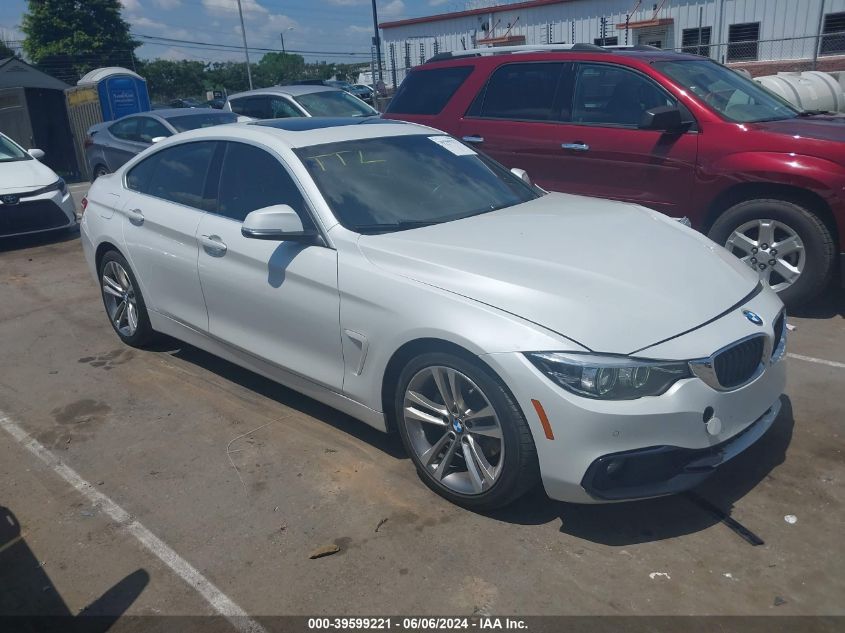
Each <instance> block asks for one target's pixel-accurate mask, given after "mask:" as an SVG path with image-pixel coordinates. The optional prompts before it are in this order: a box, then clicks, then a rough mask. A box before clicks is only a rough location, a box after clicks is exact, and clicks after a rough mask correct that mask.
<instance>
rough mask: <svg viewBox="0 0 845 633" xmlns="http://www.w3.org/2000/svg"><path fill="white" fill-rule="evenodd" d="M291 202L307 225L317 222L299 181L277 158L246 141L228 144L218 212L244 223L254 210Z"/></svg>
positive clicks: (309, 226) (308, 226)
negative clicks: (297, 183)
mask: <svg viewBox="0 0 845 633" xmlns="http://www.w3.org/2000/svg"><path fill="white" fill-rule="evenodd" d="M274 204H288V205H290V206H291V207H293V208H294V210H295V211H296V212H297V213H298V214H299V217H300V218H302V224H303V225H304V226H305V227H306V228H311V227H313V223H312V222H311V219H310V217H309V215H308V213H307V211H306V210H305V201H304V200H303V197H302V194H301V193H300V191H299V188H298V187H297V186H296V183H295V182H294V181H293V179H292V178H291V177H290V175H289V174H288V172H287V171H286V170H285V168H284V167H283V166H282V164H281V163H280V162H279V161H278V159H277V158H276V157H274V156H273V155H271V154H269V153H268V152H266V151H264V150H263V149H259V148H258V147H254V146H252V145H246V144H245V143H227V144H226V154H225V156H224V158H223V169H222V172H221V175H220V191H219V194H218V204H217V213H219V214H220V215H222V216H225V217H227V218H231V219H233V220H237V221H238V222H243V219H244V218H245V217H246V216H247V214H249V213H250V212H251V211H255V210H256V209H263V208H264V207H269V206H272V205H274Z"/></svg>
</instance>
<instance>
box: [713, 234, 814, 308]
mask: <svg viewBox="0 0 845 633" xmlns="http://www.w3.org/2000/svg"><path fill="white" fill-rule="evenodd" d="M725 248H726V249H728V250H729V251H730V252H731V253H733V254H734V255H736V256H737V257H739V258H740V259H741V260H742V261H744V262H745V263H746V264H748V265H749V266H750V267H751V268H753V269H754V270H755V271H756V272H757V274H758V275H759V276H760V279H761V280H763V281H764V282H766V283H767V284H769V286H771V288H772V290H774V291H775V292H780V291H781V290H785V289H786V288H788V287H789V286H791V285H792V284H794V283H795V282H796V281H797V280H798V278H799V277H800V276H801V273H802V272H804V266H805V264H806V259H807V256H806V252H805V250H804V242H803V241H802V240H801V238H800V237H799V236H798V233H797V232H795V230H794V229H792V227H790V226H789V225H787V224H784V223H783V222H779V221H778V220H770V219H759V220H751V221H750V222H746V223H744V224H741V225H740V226H738V227H737V228H736V229H735V230H734V231H733V233H731V235H730V237H728V239H727V241H726V242H725Z"/></svg>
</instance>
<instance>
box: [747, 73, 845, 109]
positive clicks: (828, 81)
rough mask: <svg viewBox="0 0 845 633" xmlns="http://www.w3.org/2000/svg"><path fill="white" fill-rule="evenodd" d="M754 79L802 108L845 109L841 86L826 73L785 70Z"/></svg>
mask: <svg viewBox="0 0 845 633" xmlns="http://www.w3.org/2000/svg"><path fill="white" fill-rule="evenodd" d="M754 81H756V82H758V83H760V84H762V85H763V86H765V87H766V88H768V89H769V90H771V91H772V92H774V93H775V94H777V95H778V96H780V97H783V98H784V99H786V100H787V101H789V102H790V103H791V104H793V105H795V106H798V107H799V108H801V109H802V110H823V111H829V112H842V111H845V95H843V93H842V86H841V85H840V84H839V82H838V81H836V79H834V78H833V77H831V76H830V75H829V74H827V73H823V72H820V71H817V70H809V71H806V72H803V73H799V72H787V73H778V74H777V75H766V76H765V77H757V78H756V79H755V80H754Z"/></svg>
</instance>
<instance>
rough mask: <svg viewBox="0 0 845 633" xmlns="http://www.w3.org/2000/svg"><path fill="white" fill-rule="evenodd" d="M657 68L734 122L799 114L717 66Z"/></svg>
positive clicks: (680, 64) (659, 64)
mask: <svg viewBox="0 0 845 633" xmlns="http://www.w3.org/2000/svg"><path fill="white" fill-rule="evenodd" d="M654 67H655V68H656V69H657V70H659V71H661V72H662V73H665V74H666V75H667V76H668V77H669V78H671V79H673V80H674V81H675V83H677V84H680V85H681V86H683V87H684V88H686V89H687V90H689V91H690V92H691V93H692V94H693V95H695V96H696V97H698V98H699V99H701V100H702V101H704V102H705V103H706V104H707V105H709V106H710V107H711V108H713V109H714V110H716V112H718V113H719V114H721V115H722V116H723V117H725V118H726V119H730V120H731V121H737V122H739V123H755V122H761V121H778V120H781V119H792V118H795V117H796V116H798V113H799V110H798V109H796V108H795V106H793V105H792V104H790V103H789V102H788V101H785V100H784V99H781V98H780V97H779V96H777V95H776V94H774V93H772V92H770V91H768V90H766V89H765V88H764V87H763V86H761V85H760V84H758V83H756V82H754V81H751V80H750V79H747V78H746V77H743V76H742V75H740V74H739V73H736V72H734V71H732V70H730V69H729V68H726V67H725V66H722V65H721V64H717V63H716V62H712V61H707V60H701V61H671V62H669V61H667V62H655V64H654Z"/></svg>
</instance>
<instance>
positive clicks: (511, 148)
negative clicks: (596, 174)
mask: <svg viewBox="0 0 845 633" xmlns="http://www.w3.org/2000/svg"><path fill="white" fill-rule="evenodd" d="M571 69H572V64H570V63H567V62H560V61H549V62H546V61H537V62H510V63H506V64H503V65H501V66H499V67H498V68H496V69H495V70H494V71H493V73H492V74H491V76H490V80H489V81H488V82H487V84H486V85H485V86H484V87H483V88H482V89H481V91H480V92H479V93H478V95H477V96H476V97H475V100H474V101H473V102H472V104H471V105H470V107H469V110H468V111H467V113H466V116H464V118H463V119H462V120H461V124H460V138H461V139H462V140H463V141H464V142H465V143H468V144H470V145H473V146H474V147H476V148H477V149H479V150H481V151H483V152H484V153H485V154H487V155H489V156H490V157H492V158H493V159H495V160H497V161H499V162H500V163H502V164H503V165H505V166H507V167H519V168H522V169H525V170H526V171H527V172H528V174H529V175H530V176H531V178H532V179H533V180H534V181H535V182H536V183H537V184H539V185H540V186H541V187H544V188H547V189H556V190H561V180H562V179H561V175H560V169H561V164H560V159H561V149H560V146H561V142H562V139H563V138H564V136H565V135H564V133H563V131H562V129H561V124H560V121H561V119H562V118H565V117H567V116H568V107H569V103H570V101H571V77H572V73H571Z"/></svg>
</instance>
